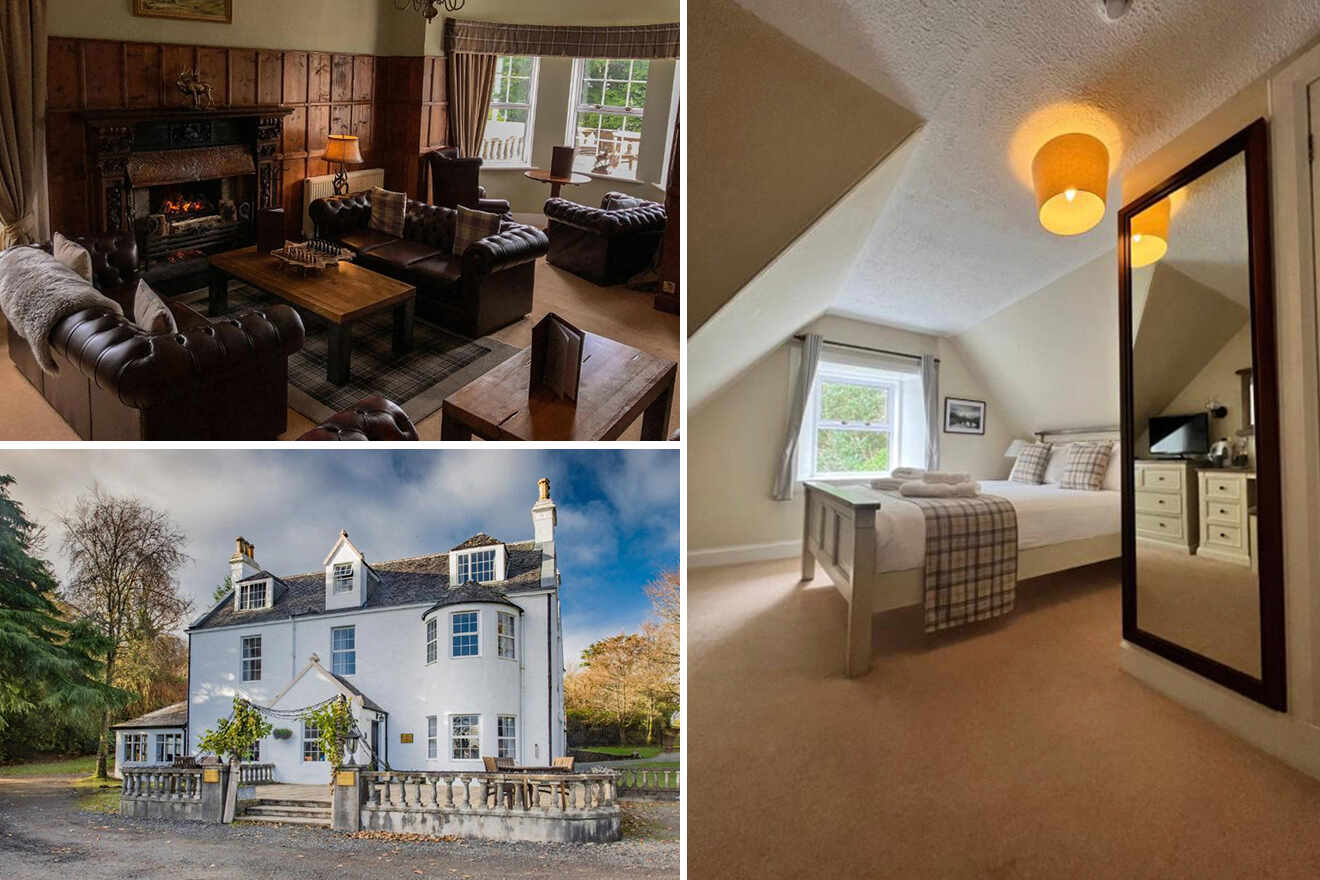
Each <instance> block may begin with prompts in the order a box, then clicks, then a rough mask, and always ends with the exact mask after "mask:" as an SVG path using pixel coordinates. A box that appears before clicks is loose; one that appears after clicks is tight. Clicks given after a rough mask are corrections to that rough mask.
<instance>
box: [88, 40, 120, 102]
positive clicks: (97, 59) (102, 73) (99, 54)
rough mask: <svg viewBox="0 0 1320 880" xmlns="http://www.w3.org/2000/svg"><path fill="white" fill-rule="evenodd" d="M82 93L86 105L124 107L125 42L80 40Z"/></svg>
mask: <svg viewBox="0 0 1320 880" xmlns="http://www.w3.org/2000/svg"><path fill="white" fill-rule="evenodd" d="M82 75H83V95H84V98H85V105H86V106H87V107H122V106H124V44H123V43H119V42H110V41H108V40H83V41H82Z"/></svg>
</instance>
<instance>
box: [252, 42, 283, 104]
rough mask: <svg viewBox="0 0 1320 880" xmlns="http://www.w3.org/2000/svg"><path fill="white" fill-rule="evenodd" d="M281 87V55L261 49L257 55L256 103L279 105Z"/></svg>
mask: <svg viewBox="0 0 1320 880" xmlns="http://www.w3.org/2000/svg"><path fill="white" fill-rule="evenodd" d="M283 86H284V65H283V53H282V52H275V51H271V50H268V49H262V50H261V51H259V52H258V53H257V103H258V104H278V103H280V101H281V100H282V99H283Z"/></svg>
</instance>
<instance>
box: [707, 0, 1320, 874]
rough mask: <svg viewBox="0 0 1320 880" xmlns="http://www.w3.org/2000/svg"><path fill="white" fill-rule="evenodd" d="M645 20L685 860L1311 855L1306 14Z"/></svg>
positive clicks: (1318, 691)
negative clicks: (666, 379)
mask: <svg viewBox="0 0 1320 880" xmlns="http://www.w3.org/2000/svg"><path fill="white" fill-rule="evenodd" d="M687 28H688V35H689V39H688V43H687V47H686V49H687V65H688V77H687V81H688V84H689V91H690V96H691V97H690V104H689V107H688V121H687V132H688V151H689V155H690V156H691V157H692V159H691V161H690V162H689V163H688V183H689V186H688V192H689V193H690V195H689V199H690V200H692V204H693V207H694V210H692V211H691V212H690V215H689V221H688V224H689V225H688V241H689V243H690V244H689V249H688V283H687V291H688V293H687V296H688V323H687V332H688V339H687V351H688V367H687V376H688V378H687V405H688V418H687V429H686V433H687V435H686V438H685V439H686V440H687V443H688V455H687V460H688V464H687V466H688V470H687V480H688V495H687V497H688V505H687V510H688V515H687V534H688V539H687V560H688V573H689V587H688V589H689V593H688V603H689V604H688V612H689V614H688V621H689V623H688V641H687V686H688V692H689V703H688V707H687V717H686V718H685V722H686V723H687V724H688V726H689V729H690V730H693V731H700V732H701V735H700V736H694V738H693V739H692V740H691V741H690V745H689V748H688V754H687V761H688V767H687V772H688V780H689V783H688V790H687V793H686V799H687V809H688V819H689V822H688V830H689V833H688V868H689V876H691V877H752V876H755V877H758V878H764V877H801V876H849V875H856V876H868V877H981V876H1002V877H1019V876H1021V877H1025V876H1034V877H1078V876H1132V877H1155V876H1159V877H1246V876H1273V877H1311V876H1314V875H1315V865H1316V864H1318V863H1320V835H1317V834H1316V833H1315V829H1316V827H1317V822H1320V548H1317V546H1316V543H1317V542H1315V541H1314V540H1313V538H1312V536H1313V535H1314V533H1315V531H1316V525H1317V508H1316V505H1315V503H1314V500H1313V499H1314V498H1316V497H1320V418H1318V415H1317V414H1318V413H1320V382H1318V381H1317V321H1316V317H1317V305H1318V302H1320V298H1318V297H1317V281H1316V279H1317V266H1316V261H1317V253H1320V236H1318V234H1317V225H1316V222H1315V220H1316V218H1315V216H1314V214H1315V212H1316V211H1317V210H1318V209H1320V181H1315V180H1314V174H1313V172H1314V170H1315V165H1314V161H1315V160H1314V158H1313V156H1314V153H1313V149H1312V145H1313V144H1314V141H1315V136H1314V134H1315V132H1316V131H1317V130H1320V7H1318V6H1316V5H1315V4H1314V3H1313V2H1303V0H1268V2H1267V0H1239V2H1227V0H1211V2H1198V0H1163V2H1154V0H1069V2H1064V3H1059V2H1054V0H1023V2H1016V3H1010V2H993V3H976V4H965V3H958V2H953V0H943V2H930V3H920V4H908V3H901V4H900V3H875V2H867V0H831V2H828V3H821V4H812V5H811V6H810V8H809V9H808V8H806V7H804V6H803V5H802V4H800V3H796V2H793V0H736V2H735V0H708V2H703V3H700V4H696V3H693V4H689V7H688V22H687ZM735 95H736V96H738V98H737V100H732V99H731V98H730V96H735ZM753 791H754V792H755V794H754V795H753V794H752V792H753Z"/></svg>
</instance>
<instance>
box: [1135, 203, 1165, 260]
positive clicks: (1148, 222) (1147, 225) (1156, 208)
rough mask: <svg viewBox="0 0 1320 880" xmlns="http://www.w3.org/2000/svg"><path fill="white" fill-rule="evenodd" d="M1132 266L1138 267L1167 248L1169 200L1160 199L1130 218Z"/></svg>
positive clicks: (1155, 257) (1158, 256) (1161, 253)
mask: <svg viewBox="0 0 1320 880" xmlns="http://www.w3.org/2000/svg"><path fill="white" fill-rule="evenodd" d="M1131 234H1132V268H1134V269H1140V268H1141V267H1142V266H1149V265H1150V264H1151V263H1153V262H1155V261H1156V260H1158V259H1159V258H1160V257H1162V256H1164V254H1165V252H1166V251H1167V250H1168V249H1169V200H1168V199H1160V200H1159V201H1158V202H1156V203H1155V204H1153V205H1151V206H1150V207H1149V208H1147V209H1146V210H1144V211H1142V212H1141V213H1140V214H1138V215H1137V216H1135V217H1133V218H1132V233H1131Z"/></svg>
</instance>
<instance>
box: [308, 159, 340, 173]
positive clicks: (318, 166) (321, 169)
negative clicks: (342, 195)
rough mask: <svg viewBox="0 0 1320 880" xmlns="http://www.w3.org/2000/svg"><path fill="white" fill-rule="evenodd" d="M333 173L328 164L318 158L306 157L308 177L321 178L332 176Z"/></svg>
mask: <svg viewBox="0 0 1320 880" xmlns="http://www.w3.org/2000/svg"><path fill="white" fill-rule="evenodd" d="M333 173H334V169H333V168H331V167H330V163H329V162H327V161H325V160H324V159H322V158H321V157H320V156H308V157H307V176H308V177H322V176H324V175H326V174H333Z"/></svg>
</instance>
